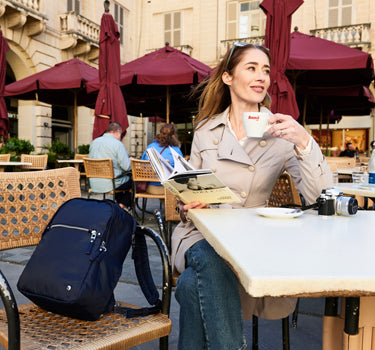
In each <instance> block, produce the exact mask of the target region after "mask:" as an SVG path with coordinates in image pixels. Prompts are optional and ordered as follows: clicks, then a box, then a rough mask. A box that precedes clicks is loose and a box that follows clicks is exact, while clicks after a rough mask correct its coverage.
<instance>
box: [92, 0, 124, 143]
mask: <svg viewBox="0 0 375 350" xmlns="http://www.w3.org/2000/svg"><path fill="white" fill-rule="evenodd" d="M104 6H105V13H104V14H103V15H102V19H101V24H100V36H99V84H100V88H99V93H98V97H97V100H96V105H95V116H96V117H95V121H94V129H93V139H95V138H97V137H99V136H101V135H102V134H103V133H104V132H105V130H106V129H107V126H108V124H109V123H110V122H118V123H119V124H120V125H121V126H122V130H123V135H122V136H124V135H125V132H126V129H127V128H128V127H129V122H128V117H127V113H126V106H125V101H124V97H123V95H122V92H121V89H120V86H119V81H120V66H121V62H120V41H119V38H120V33H119V31H118V28H117V25H116V23H115V21H114V19H113V17H112V15H111V14H110V13H109V1H108V2H105V3H104Z"/></svg>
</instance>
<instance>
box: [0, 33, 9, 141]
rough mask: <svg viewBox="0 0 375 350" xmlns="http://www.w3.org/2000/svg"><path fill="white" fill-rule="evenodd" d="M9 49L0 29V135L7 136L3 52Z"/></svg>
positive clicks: (5, 68)
mask: <svg viewBox="0 0 375 350" xmlns="http://www.w3.org/2000/svg"><path fill="white" fill-rule="evenodd" d="M8 50H9V45H8V43H7V41H6V40H5V38H4V37H3V32H2V30H1V29H0V137H3V138H7V137H8V131H9V118H8V111H7V106H6V104H5V100H4V89H5V77H6V70H7V61H6V57H5V53H6V52H7V51H8Z"/></svg>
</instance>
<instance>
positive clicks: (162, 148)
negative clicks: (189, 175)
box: [141, 124, 183, 194]
mask: <svg viewBox="0 0 375 350" xmlns="http://www.w3.org/2000/svg"><path fill="white" fill-rule="evenodd" d="M151 147H154V148H155V149H156V150H157V151H158V152H159V153H160V154H161V155H162V156H163V158H165V159H166V160H167V161H168V162H169V164H170V165H171V166H172V167H173V166H174V161H173V156H172V153H171V151H170V149H169V147H172V148H173V149H174V150H175V151H176V152H177V153H178V154H180V155H181V157H183V155H182V152H181V150H180V142H179V140H178V137H177V133H176V126H175V125H174V124H163V125H162V126H161V128H160V132H159V134H157V135H156V138H155V140H154V141H153V142H152V143H150V144H149V145H148V146H147V148H146V149H148V148H151ZM141 159H142V160H148V156H147V153H146V151H145V152H143V154H142V158H141ZM147 192H148V193H152V194H163V193H164V188H163V187H162V185H161V183H160V182H150V183H149V185H148V187H147Z"/></svg>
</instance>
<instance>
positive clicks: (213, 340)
mask: <svg viewBox="0 0 375 350" xmlns="http://www.w3.org/2000/svg"><path fill="white" fill-rule="evenodd" d="M185 260H186V270H185V271H184V272H183V273H182V274H181V275H180V276H179V278H178V280H177V289H176V294H175V295H176V299H177V301H178V303H179V304H180V334H179V340H178V349H179V350H193V349H194V350H200V349H202V350H210V349H211V350H221V349H222V350H239V349H244V348H245V347H246V341H245V338H244V335H243V324H242V309H241V301H240V295H239V292H238V282H237V278H236V276H235V275H234V273H233V272H232V270H231V269H230V268H229V267H228V265H227V264H226V263H225V262H224V261H223V259H221V258H220V256H219V255H217V254H216V252H215V250H214V249H213V248H212V247H211V246H210V245H209V244H208V243H207V241H206V240H201V241H199V242H197V243H195V244H194V245H193V246H192V247H190V248H189V249H188V250H187V252H186V253H185Z"/></svg>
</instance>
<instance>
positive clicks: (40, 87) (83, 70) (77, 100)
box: [4, 58, 98, 149]
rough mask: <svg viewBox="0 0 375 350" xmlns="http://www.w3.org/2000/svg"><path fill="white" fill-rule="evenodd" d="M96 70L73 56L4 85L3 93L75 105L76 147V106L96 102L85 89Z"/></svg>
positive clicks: (23, 98) (93, 96)
mask: <svg viewBox="0 0 375 350" xmlns="http://www.w3.org/2000/svg"><path fill="white" fill-rule="evenodd" d="M97 77H98V70H97V69H96V68H94V67H92V66H90V65H88V64H87V63H85V62H83V61H81V60H79V59H78V58H73V59H71V60H68V61H65V62H61V63H57V64H56V65H54V66H53V67H51V68H48V69H46V70H44V71H41V72H38V73H35V74H33V75H30V76H28V77H26V78H24V79H21V80H18V81H16V82H14V83H11V84H8V85H6V86H5V94H4V95H5V96H7V97H13V98H17V99H20V100H39V101H43V102H45V103H49V104H52V105H55V106H74V123H75V126H74V148H75V149H76V147H77V106H89V105H93V104H94V103H95V95H91V96H90V95H89V94H87V92H86V84H87V82H88V81H90V80H93V79H95V78H97Z"/></svg>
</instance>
